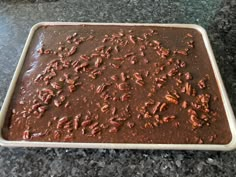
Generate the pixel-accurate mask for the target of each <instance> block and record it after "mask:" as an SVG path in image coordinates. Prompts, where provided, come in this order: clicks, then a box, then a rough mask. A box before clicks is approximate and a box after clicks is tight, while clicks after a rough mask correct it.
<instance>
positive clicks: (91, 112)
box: [2, 25, 232, 144]
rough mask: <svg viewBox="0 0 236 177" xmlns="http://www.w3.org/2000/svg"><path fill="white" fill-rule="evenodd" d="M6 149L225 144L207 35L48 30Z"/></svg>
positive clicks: (22, 82) (149, 29)
mask: <svg viewBox="0 0 236 177" xmlns="http://www.w3.org/2000/svg"><path fill="white" fill-rule="evenodd" d="M2 133H3V136H4V138H5V139H7V140H25V141H53V142H58V141H67V142H94V143H98V142H102V143H159V144H160V143H164V144H182V143H187V144H196V143H199V144H201V143H204V144H227V143H229V142H230V141H231V138H232V136H231V132H230V129H229V125H228V121H227V117H226V113H225V110H224V106H223V103H222V99H221V95H220V92H219V89H218V86H217V81H216V79H215V76H214V73H213V70H212V67H211V64H210V60H209V57H208V54H207V51H206V48H205V45H204V42H203V38H202V36H201V33H199V32H198V31H197V30H195V29H187V28H173V27H155V26H145V27H141V26H109V25H108V26H99V25H78V26H43V27H40V28H39V29H37V31H36V32H35V34H34V36H33V39H32V41H31V44H30V47H29V49H28V52H27V55H26V58H25V62H24V66H23V68H22V71H21V74H20V76H19V78H18V82H17V86H16V89H15V92H14V95H13V97H12V100H11V104H10V107H9V111H8V114H7V118H6V121H5V125H4V129H3V132H2Z"/></svg>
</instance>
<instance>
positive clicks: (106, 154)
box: [0, 0, 236, 177]
mask: <svg viewBox="0 0 236 177" xmlns="http://www.w3.org/2000/svg"><path fill="white" fill-rule="evenodd" d="M235 8H236V1H235V0H231V1H229V0H227V1H223V0H215V1H206V0H205V1H204V0H202V1H193V0H187V1H183V0H179V1H175V2H172V1H165V2H164V1H162V2H160V1H155V0H148V1H142V2H141V1H137V0H135V1H133V0H127V1H125V0H123V1H114V2H112V1H108V0H105V1H92V0H89V1H84V2H83V1H76V0H74V1H72V0H71V1H56V0H48V1H46V0H28V1H4V0H3V1H0V54H1V57H0V83H1V84H0V106H1V105H2V103H3V100H4V98H5V95H6V92H7V89H8V86H9V84H10V81H11V79H12V76H13V72H14V70H15V68H16V65H17V62H18V60H19V57H20V54H21V52H22V49H23V47H24V43H25V41H26V37H27V35H28V33H29V30H30V28H31V27H32V26H33V25H34V24H35V23H38V22H41V21H77V22H139V23H195V24H199V25H202V26H203V27H204V28H206V30H207V32H208V34H209V38H210V41H211V44H212V47H213V51H214V53H215V56H216V60H217V63H218V66H219V69H220V72H221V74H222V78H223V80H224V83H225V86H226V89H227V91H228V94H229V98H230V100H231V104H232V106H233V109H234V111H236V99H235V98H236V70H235V68H236V60H235V54H236V53H235V49H236V47H235V45H236V23H235V20H234V19H235V16H236V14H235V12H234V11H235ZM235 175H236V151H231V152H201V151H153V150H152V151H148V150H139V151H138V150H87V149H55V148H54V149H52V148H5V147H0V176H40V177H41V176H45V177H46V176H235Z"/></svg>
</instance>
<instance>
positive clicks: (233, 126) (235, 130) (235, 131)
mask: <svg viewBox="0 0 236 177" xmlns="http://www.w3.org/2000/svg"><path fill="white" fill-rule="evenodd" d="M81 24H88V25H119V26H160V27H174V28H191V29H195V30H198V31H199V32H200V33H201V34H202V37H203V40H204V43H205V47H206V50H207V52H208V55H209V59H210V62H211V65H212V68H213V71H214V74H215V77H216V80H217V83H218V87H219V91H220V94H221V97H222V101H223V105H224V108H225V111H226V115H227V118H228V122H229V127H230V131H231V134H232V140H231V142H230V143H229V144H225V145H224V144H223V145H222V144H127V143H73V142H72V143H65V142H33V141H9V140H5V139H3V137H2V135H0V145H1V146H7V147H10V146H17V147H64V148H107V149H166V150H167V149H174V150H222V151H227V150H233V149H235V148H236V120H235V116H234V113H233V111H232V107H231V105H230V102H229V99H228V96H227V93H226V90H225V87H224V84H223V81H222V78H221V75H220V72H219V69H218V67H217V64H216V60H215V57H214V54H213V51H212V48H211V45H210V42H209V39H208V36H207V33H206V31H205V29H203V28H202V27H201V26H198V25H194V24H138V23H135V24H131V23H128V24H126V23H78V22H41V23H38V24H36V25H34V26H33V27H32V29H31V31H30V33H29V36H28V39H27V41H26V44H25V47H24V49H23V52H22V55H21V57H20V60H19V63H18V65H17V68H16V70H15V73H14V76H13V78H12V81H11V84H10V86H9V89H8V92H7V95H6V98H5V100H4V103H3V105H2V108H1V111H0V130H1V132H2V128H3V124H4V120H5V118H6V113H7V110H8V106H9V104H10V101H11V98H12V95H13V92H14V89H15V86H16V82H17V79H18V76H19V74H20V72H21V68H22V66H23V63H24V60H25V56H26V53H27V50H28V48H29V45H30V42H31V39H32V37H33V36H34V33H35V31H36V30H37V29H38V28H39V27H41V26H45V25H81Z"/></svg>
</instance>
